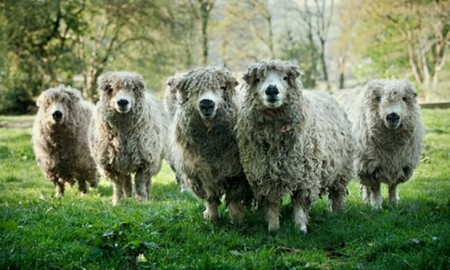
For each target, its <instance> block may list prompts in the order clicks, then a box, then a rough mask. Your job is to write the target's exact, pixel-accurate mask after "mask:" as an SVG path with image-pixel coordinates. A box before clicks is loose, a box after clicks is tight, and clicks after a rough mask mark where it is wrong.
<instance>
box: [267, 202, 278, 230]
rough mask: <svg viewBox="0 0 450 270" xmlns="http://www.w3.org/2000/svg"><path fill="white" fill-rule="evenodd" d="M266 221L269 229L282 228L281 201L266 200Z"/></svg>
mask: <svg viewBox="0 0 450 270" xmlns="http://www.w3.org/2000/svg"><path fill="white" fill-rule="evenodd" d="M266 208H267V213H266V221H267V225H268V229H269V231H276V230H278V229H279V228H280V201H279V200H277V201H267V202H266Z"/></svg>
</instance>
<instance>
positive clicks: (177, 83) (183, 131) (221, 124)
mask: <svg viewBox="0 0 450 270" xmlns="http://www.w3.org/2000/svg"><path fill="white" fill-rule="evenodd" d="M171 80H172V82H173V87H172V88H171V87H169V88H168V89H167V90H166V91H169V92H170V93H169V94H167V95H166V97H169V98H170V99H171V100H172V102H173V101H174V102H175V104H176V105H175V106H173V103H171V104H172V106H169V107H170V108H172V112H171V114H172V115H173V123H172V128H171V132H170V137H171V142H172V143H171V146H172V147H171V148H172V152H173V153H172V156H173V157H174V163H175V168H176V170H177V171H179V172H181V173H183V174H184V175H186V177H187V179H188V184H189V186H190V188H191V189H192V191H193V192H194V193H195V194H196V195H197V196H198V197H199V198H201V199H203V200H204V201H205V205H206V210H205V212H204V217H205V219H208V220H212V221H216V220H217V219H218V217H219V212H218V206H219V204H220V198H221V196H222V195H223V194H225V200H226V203H227V205H228V210H229V215H230V218H231V220H232V221H233V222H235V223H239V222H241V221H242V220H243V218H244V215H245V207H244V204H245V202H247V201H248V199H249V198H251V190H250V187H249V186H248V183H247V181H246V179H245V176H244V174H243V171H242V166H241V164H240V161H239V151H238V146H237V141H236V135H235V131H234V127H235V124H236V116H237V115H236V114H237V110H238V108H237V105H236V103H235V100H234V98H235V94H236V92H235V87H236V85H237V81H236V79H235V78H234V77H233V76H232V75H231V73H230V72H229V71H228V70H226V69H224V68H212V67H211V68H197V69H194V70H191V71H189V72H187V73H185V74H183V75H179V76H177V78H172V79H169V81H171Z"/></svg>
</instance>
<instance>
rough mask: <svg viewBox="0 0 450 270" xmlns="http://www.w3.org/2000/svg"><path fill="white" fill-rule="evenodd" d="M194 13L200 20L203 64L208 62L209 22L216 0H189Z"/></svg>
mask: <svg viewBox="0 0 450 270" xmlns="http://www.w3.org/2000/svg"><path fill="white" fill-rule="evenodd" d="M188 1H189V5H190V7H191V11H192V14H193V15H194V17H195V18H196V20H197V21H200V33H201V45H202V64H203V65H207V64H208V55H209V47H208V46H209V44H208V23H209V19H210V14H211V11H212V9H213V7H214V0H197V4H195V3H194V2H193V1H194V0H188Z"/></svg>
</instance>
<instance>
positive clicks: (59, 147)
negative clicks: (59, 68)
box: [32, 85, 99, 197]
mask: <svg viewBox="0 0 450 270" xmlns="http://www.w3.org/2000/svg"><path fill="white" fill-rule="evenodd" d="M36 103H37V106H38V107H39V111H38V113H37V116H36V119H35V121H34V126H33V134H32V135H33V136H32V141H33V149H34V152H35V154H36V160H37V163H38V165H39V167H40V168H41V170H42V172H43V173H44V174H45V176H46V177H47V178H48V179H49V180H50V181H52V182H53V184H54V185H55V190H56V193H55V196H56V197H60V196H62V195H63V194H64V184H65V183H66V182H68V183H70V184H71V185H73V184H74V183H75V181H77V182H78V189H79V190H80V191H81V192H82V193H83V194H85V193H86V192H87V186H86V181H87V182H89V184H90V185H91V187H96V186H97V184H98V178H99V177H98V173H97V170H96V167H95V162H94V160H93V159H92V157H91V154H90V152H89V146H88V126H89V121H90V119H91V117H92V111H93V108H94V105H93V104H91V103H90V102H88V101H85V100H83V98H82V97H81V94H80V91H78V90H76V89H73V88H71V87H68V86H64V85H60V86H58V87H56V88H50V89H48V90H45V91H44V92H42V93H41V95H40V96H39V98H38V100H37V102H36Z"/></svg>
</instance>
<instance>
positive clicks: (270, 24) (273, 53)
mask: <svg viewBox="0 0 450 270" xmlns="http://www.w3.org/2000/svg"><path fill="white" fill-rule="evenodd" d="M267 23H268V24H269V50H270V57H271V58H272V59H274V58H275V52H274V50H273V30H272V17H271V16H269V17H268V18H267Z"/></svg>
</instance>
